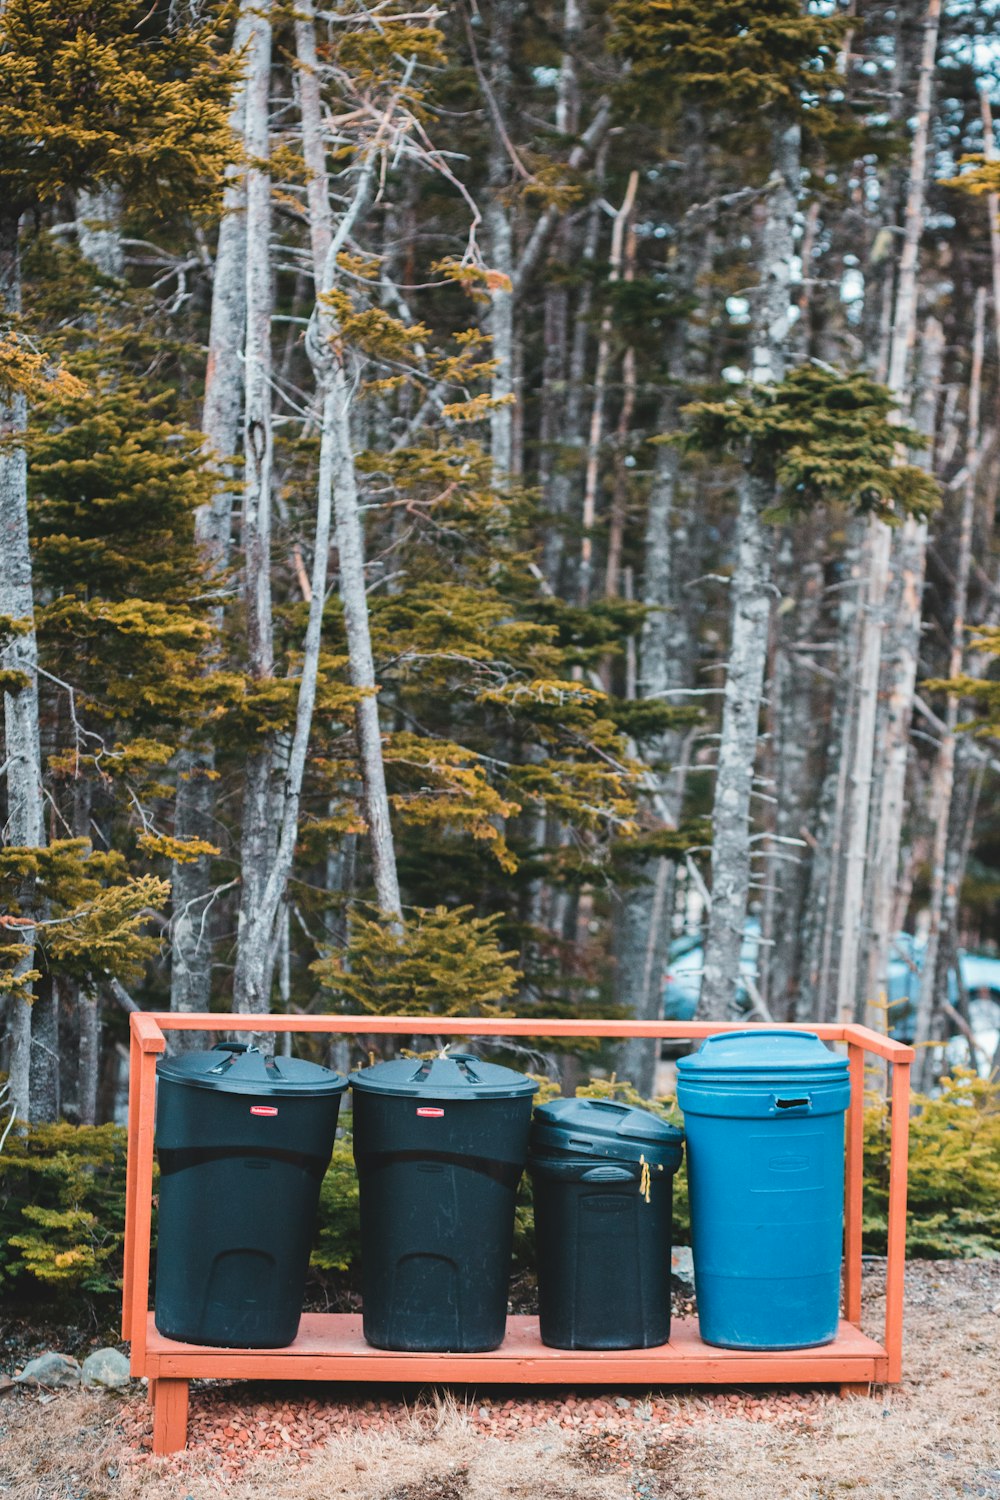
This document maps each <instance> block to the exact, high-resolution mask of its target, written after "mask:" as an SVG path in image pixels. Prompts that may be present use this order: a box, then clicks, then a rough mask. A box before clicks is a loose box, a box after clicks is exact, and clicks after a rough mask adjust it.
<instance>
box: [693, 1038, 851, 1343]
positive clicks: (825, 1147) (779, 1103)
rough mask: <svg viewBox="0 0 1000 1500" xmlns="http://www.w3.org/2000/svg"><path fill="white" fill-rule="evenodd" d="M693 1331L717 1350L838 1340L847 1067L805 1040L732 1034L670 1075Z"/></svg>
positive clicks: (819, 1045) (706, 1046) (814, 1041)
mask: <svg viewBox="0 0 1000 1500" xmlns="http://www.w3.org/2000/svg"><path fill="white" fill-rule="evenodd" d="M677 1073H678V1077H677V1101H678V1103H679V1104H680V1107H681V1109H682V1110H683V1111H684V1126H685V1132H686V1135H687V1147H688V1184H689V1191H690V1200H691V1238H692V1243H693V1249H694V1276H695V1292H696V1295H697V1302H698V1324H699V1328H700V1331H701V1336H702V1338H703V1339H704V1340H705V1342H706V1343H707V1344H717V1345H719V1346H720V1347H721V1348H723V1349H809V1348H813V1347H815V1346H816V1345H818V1344H828V1343H830V1341H831V1340H832V1339H833V1338H835V1337H836V1334H837V1324H838V1322H839V1317H840V1263H841V1252H842V1246H843V1226H844V1111H845V1109H846V1108H847V1105H848V1103H849V1102H850V1095H851V1086H850V1081H849V1079H848V1072H847V1059H846V1058H843V1057H838V1056H837V1055H836V1054H835V1053H833V1052H831V1051H830V1050H829V1048H828V1047H826V1046H825V1045H824V1044H823V1042H821V1041H820V1039H819V1037H818V1036H816V1035H815V1034H814V1033H813V1032H811V1031H765V1030H763V1029H762V1028H761V1029H756V1028H755V1029H754V1030H752V1031H732V1032H729V1033H728V1034H726V1033H723V1034H722V1035H719V1036H713V1037H709V1039H708V1040H707V1041H706V1042H705V1044H704V1046H703V1047H702V1048H701V1050H700V1051H699V1052H696V1053H694V1054H693V1055H692V1056H690V1057H682V1058H681V1059H680V1060H679V1061H678V1064H677Z"/></svg>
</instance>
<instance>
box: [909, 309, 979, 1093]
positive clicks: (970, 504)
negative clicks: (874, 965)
mask: <svg viewBox="0 0 1000 1500" xmlns="http://www.w3.org/2000/svg"><path fill="white" fill-rule="evenodd" d="M985 335H986V288H985V287H980V288H979V290H978V291H977V293H976V311H975V325H974V332H973V339H972V369H971V371H970V374H969V413H968V426H967V430H966V442H965V483H964V485H963V486H962V509H961V515H960V518H959V529H958V557H957V559H956V561H955V597H954V600H953V603H952V619H951V650H950V652H949V660H948V676H949V677H950V678H955V677H958V676H960V675H961V672H962V661H963V657H964V655H965V625H966V609H967V605H968V598H969V569H970V566H971V562H972V523H973V518H974V515H975V505H976V480H977V476H978V473H979V459H980V452H979V413H980V400H981V395H982V375H983V349H984V344H985ZM958 709H959V700H958V698H957V697H956V696H955V694H954V693H949V694H948V702H947V705H946V707H945V730H944V733H943V734H942V736H941V743H940V748H939V750H938V756H937V763H936V765H935V767H934V781H933V791H932V799H931V808H932V814H933V840H932V847H931V897H930V904H929V922H928V930H927V946H926V948H925V950H924V967H923V973H922V976H921V983H920V1003H919V1007H918V1011H917V1032H916V1040H917V1043H918V1044H919V1046H920V1049H921V1050H920V1051H919V1052H918V1053H917V1067H916V1083H917V1087H918V1088H920V1089H926V1088H927V1086H928V1084H929V1082H930V1072H931V1055H930V1054H931V1049H930V1047H929V1046H928V1045H927V1044H928V1043H929V1042H930V1040H931V1037H932V1035H933V1033H934V1026H935V1021H936V1019H937V1015H936V1013H937V1011H938V1009H939V1007H940V1004H941V1002H942V1001H943V1000H946V999H947V966H946V965H942V964H939V962H938V956H939V951H940V948H941V941H940V940H941V929H942V925H943V923H944V920H945V895H946V891H947V886H948V843H949V840H948V829H949V825H950V822H951V804H952V795H953V792H954V788H955V738H956V736H955V726H956V725H957V723H958ZM942 970H943V972H942ZM942 982H943V985H944V987H943V988H940V989H939V987H938V986H939V984H941V983H942Z"/></svg>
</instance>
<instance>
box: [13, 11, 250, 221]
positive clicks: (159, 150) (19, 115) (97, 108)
mask: <svg viewBox="0 0 1000 1500" xmlns="http://www.w3.org/2000/svg"><path fill="white" fill-rule="evenodd" d="M221 30H222V28H221V25H220V22H219V20H218V18H217V16H213V17H212V18H211V20H209V21H208V22H207V23H204V24H202V25H179V26H177V27H176V28H171V27H169V26H167V25H165V24H164V16H163V14H162V12H159V13H158V8H157V7H152V8H149V7H143V6H141V5H134V4H131V3H130V0H8V3H7V4H6V5H5V6H4V8H3V13H2V24H0V143H2V144H0V188H2V191H3V195H4V203H5V204H6V206H7V208H8V210H9V209H10V208H13V210H14V212H15V213H18V212H23V211H24V210H25V209H27V208H28V207H30V206H31V205H32V204H33V203H36V202H38V201H39V200H44V199H47V198H51V197H54V196H55V195H57V194H59V193H61V192H63V191H65V189H66V188H67V187H79V186H89V185H90V184H92V183H94V182H100V181H102V180H103V181H112V182H118V183H121V184H122V185H123V186H124V187H125V188H127V190H128V192H129V196H130V199H132V200H134V199H135V198H136V197H141V198H142V199H143V200H144V201H145V202H149V203H152V204H154V205H155V207H156V208H157V209H158V211H160V212H161V213H162V212H164V211H167V210H169V209H170V208H174V207H176V206H177V204H178V202H181V203H183V204H185V206H188V205H190V204H191V203H192V202H194V203H198V202H201V203H211V202H212V201H214V198H215V196H216V193H217V190H218V186H219V182H220V180H221V177H222V174H223V172H224V170H225V167H226V164H227V162H228V161H229V160H230V159H231V157H232V153H233V139H232V135H231V133H230V130H229V127H228V122H227V106H228V102H229V94H230V90H231V88H232V85H233V83H234V81H235V73H236V67H237V64H236V62H235V61H234V60H233V59H232V58H231V57H229V56H228V54H227V52H226V49H225V38H224V36H223V35H222V34H221Z"/></svg>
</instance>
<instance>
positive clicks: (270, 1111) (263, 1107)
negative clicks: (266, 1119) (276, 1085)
mask: <svg viewBox="0 0 1000 1500" xmlns="http://www.w3.org/2000/svg"><path fill="white" fill-rule="evenodd" d="M250 1113H251V1114H252V1115H276V1114H277V1113H278V1111H277V1110H276V1109H275V1107H274V1105H273V1104H251V1106H250Z"/></svg>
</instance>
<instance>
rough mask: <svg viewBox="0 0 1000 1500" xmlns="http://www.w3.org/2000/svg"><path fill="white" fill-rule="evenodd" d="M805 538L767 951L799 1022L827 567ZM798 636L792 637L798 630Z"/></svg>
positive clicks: (780, 723) (792, 570)
mask: <svg viewBox="0 0 1000 1500" xmlns="http://www.w3.org/2000/svg"><path fill="white" fill-rule="evenodd" d="M811 541H812V538H811V537H809V536H808V535H807V536H805V537H804V538H803V539H800V538H799V537H798V536H796V535H794V534H793V535H792V536H791V537H790V538H789V541H788V546H789V551H790V553H791V556H790V559H789V562H790V567H789V568H788V570H787V571H788V576H789V578H790V581H791V599H790V601H789V602H790V603H794V605H795V608H794V609H793V610H792V611H791V612H790V613H787V614H784V613H783V614H782V615H781V617H780V624H781V628H782V629H783V630H784V631H787V632H788V634H789V635H792V639H787V638H785V639H781V638H780V637H779V640H778V643H777V648H776V652H775V674H774V678H775V681H774V700H775V701H774V704H773V713H774V719H775V724H776V731H777V746H776V782H777V785H776V788H775V795H776V797H777V799H778V801H777V807H776V810H775V834H776V836H777V847H776V848H775V849H774V850H773V851H772V853H773V855H774V856H776V857H775V859H774V864H773V868H772V871H771V874H770V878H769V883H770V884H773V885H774V886H775V887H776V893H775V899H774V905H773V911H774V917H773V930H772V932H771V933H769V934H767V935H768V936H770V937H773V939H774V946H773V947H772V948H771V950H770V953H769V955H768V958H769V963H768V973H769V981H770V982H769V986H768V990H767V993H766V994H765V1000H766V1002H767V1004H768V1005H769V1007H770V1009H771V1010H772V1012H773V1013H774V1015H775V1017H776V1018H780V1019H784V1020H794V1019H795V1017H796V1015H797V1012H798V1007H799V1003H800V994H801V977H800V976H801V971H802V951H803V915H804V911H805V902H806V891H807V889H808V884H809V866H808V863H807V853H808V851H807V849H806V847H805V840H804V838H803V828H804V827H805V823H806V820H807V818H808V816H809V812H810V809H811V807H812V805H813V800H814V793H815V779H816V778H815V775H814V772H813V767H812V758H813V739H814V723H815V708H816V696H817V695H816V692H815V687H814V683H815V676H814V671H813V664H812V663H811V662H810V661H809V660H803V657H806V658H807V657H808V647H809V644H810V643H811V642H812V641H813V640H814V639H815V633H816V629H817V627H818V625H819V623H820V607H821V604H822V594H823V570H822V566H821V564H820V563H818V562H812V561H810V560H809V554H810V543H811ZM793 633H794V634H793Z"/></svg>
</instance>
